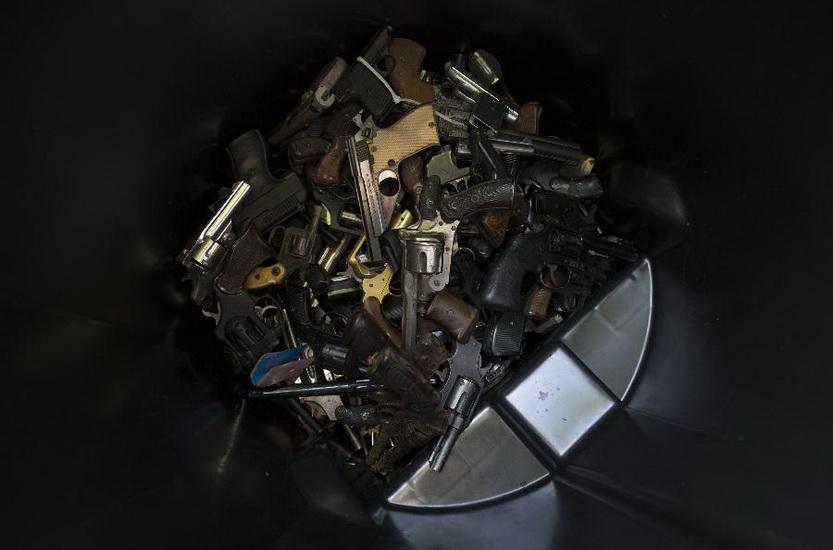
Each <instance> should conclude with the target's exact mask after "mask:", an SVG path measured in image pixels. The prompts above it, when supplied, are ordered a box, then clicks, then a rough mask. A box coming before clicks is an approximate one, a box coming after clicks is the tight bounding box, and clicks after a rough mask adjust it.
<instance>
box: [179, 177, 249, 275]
mask: <svg viewBox="0 0 833 550" xmlns="http://www.w3.org/2000/svg"><path fill="white" fill-rule="evenodd" d="M251 189H252V187H251V186H250V185H249V184H248V183H246V182H245V181H238V182H237V183H235V184H234V187H233V188H232V190H231V194H230V195H229V196H228V198H227V199H226V200H225V202H223V204H222V206H220V208H219V209H218V210H217V213H216V214H214V216H212V217H211V220H209V222H208V223H207V224H206V226H205V228H204V229H203V230H202V231H201V232H200V234H199V236H198V237H197V240H196V242H195V243H194V245H193V246H192V247H191V250H189V252H188V255H187V256H186V257H185V260H184V261H183V263H184V264H186V265H187V264H188V263H189V262H191V261H193V262H194V263H195V264H197V265H198V266H199V267H201V268H202V269H208V268H210V267H211V264H212V263H213V258H214V257H216V254H217V252H218V251H219V249H220V248H222V245H221V244H220V238H221V237H222V236H223V234H225V232H226V231H228V230H229V228H230V227H231V216H232V214H234V211H235V210H237V208H238V207H239V206H240V205H241V204H242V203H243V201H244V200H245V199H246V196H247V195H248V194H249V191H251Z"/></svg>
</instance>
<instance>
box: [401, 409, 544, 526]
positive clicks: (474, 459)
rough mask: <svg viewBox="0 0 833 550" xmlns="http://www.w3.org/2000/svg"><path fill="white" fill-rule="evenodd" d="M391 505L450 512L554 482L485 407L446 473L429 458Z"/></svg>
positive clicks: (402, 486)
mask: <svg viewBox="0 0 833 550" xmlns="http://www.w3.org/2000/svg"><path fill="white" fill-rule="evenodd" d="M421 458H422V460H421V461H420V462H419V463H417V464H418V466H416V469H415V470H413V471H412V473H410V475H408V476H407V477H406V478H405V479H404V480H403V481H401V482H400V484H399V485H398V487H396V488H394V489H393V490H392V491H391V492H390V496H389V497H388V499H387V505H389V506H395V507H404V508H421V509H433V510H436V509H448V508H460V507H468V506H474V505H482V504H484V503H487V502H493V501H498V500H503V499H506V498H508V497H510V496H512V495H515V494H517V493H520V492H523V491H526V490H529V489H530V488H531V487H533V486H537V484H538V482H540V481H542V480H544V479H548V478H549V472H548V470H547V468H546V467H545V466H544V465H543V464H541V462H540V461H539V460H538V459H537V458H536V457H535V456H534V455H533V454H532V452H530V451H529V449H527V447H526V446H525V445H524V443H523V442H522V441H521V440H520V439H519V438H518V436H517V435H516V434H515V433H514V432H513V431H512V430H511V428H509V426H508V425H507V424H506V423H505V422H504V420H503V419H502V418H501V417H500V416H499V415H498V414H497V413H496V412H495V411H494V409H492V408H491V407H488V406H487V407H484V408H483V409H482V410H481V411H480V412H478V413H477V416H475V418H474V419H473V420H472V423H471V425H469V427H468V428H466V430H465V431H464V432H463V434H462V435H461V436H460V439H459V440H458V441H457V444H456V445H455V447H454V452H452V453H451V455H449V458H448V462H446V464H445V467H444V468H443V470H442V471H441V472H435V471H433V470H431V468H430V467H429V465H428V462H427V460H425V459H424V458H425V457H421Z"/></svg>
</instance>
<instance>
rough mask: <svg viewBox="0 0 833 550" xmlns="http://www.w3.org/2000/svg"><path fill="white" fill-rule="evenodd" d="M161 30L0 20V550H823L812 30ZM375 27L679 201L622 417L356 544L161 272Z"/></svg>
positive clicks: (402, 18)
mask: <svg viewBox="0 0 833 550" xmlns="http://www.w3.org/2000/svg"><path fill="white" fill-rule="evenodd" d="M172 4H173V5H165V4H159V5H155V6H154V5H151V4H147V3H125V4H121V3H114V2H98V3H85V5H83V6H81V5H75V4H74V3H57V2H55V3H49V2H41V1H37V0H35V1H30V2H26V3H19V4H4V5H3V6H2V7H0V74H1V75H2V76H3V79H2V84H0V98H2V110H0V128H2V150H3V154H2V156H0V163H2V165H1V166H0V168H1V169H0V174H2V178H3V182H4V184H3V199H4V200H3V205H4V211H3V215H2V216H0V219H2V220H3V231H2V235H3V236H4V244H5V248H6V251H5V254H4V256H5V258H6V261H4V262H3V269H2V273H3V275H2V294H1V295H0V303H2V309H1V310H0V318H2V333H3V337H2V349H3V354H2V358H3V361H2V368H3V384H2V388H3V396H2V400H0V418H2V420H0V429H1V430H2V432H0V433H2V436H3V449H2V453H0V472H2V474H0V491H2V495H3V502H4V506H3V513H2V520H3V521H2V527H3V529H2V532H3V537H4V538H5V542H4V543H3V545H4V546H6V547H63V548H124V547H128V548H132V547H136V548H140V547H141V548H147V547H171V546H175V545H182V546H185V547H203V548H205V547H214V546H217V547H220V546H226V547H228V546H231V547H259V548H260V547H270V546H271V545H273V544H275V545H277V547H283V546H288V545H290V544H292V545H294V547H304V546H306V547H321V546H324V545H326V546H332V545H335V544H339V545H342V546H344V545H346V546H347V547H356V546H357V545H358V544H363V545H367V546H368V547H371V546H374V545H375V546H379V547H390V546H400V545H405V544H407V543H411V544H414V545H417V546H420V547H430V546H432V545H433V546H434V547H452V546H461V547H486V546H488V545H489V544H492V545H500V546H501V547H504V548H506V547H520V546H522V547H526V548H533V547H547V546H556V545H562V546H563V547H565V548H608V547H609V548H614V547H615V548H623V547H624V548H631V547H635V548H636V547H646V546H648V545H653V546H658V547H664V548H675V547H689V545H703V546H705V547H717V546H726V547H735V548H737V547H742V546H747V545H749V546H765V545H773V546H782V545H784V546H795V547H819V548H824V547H829V546H830V544H831V539H833V537H831V536H830V535H829V534H828V531H829V520H830V518H831V517H833V504H832V503H833V499H831V497H830V493H831V489H833V486H831V482H832V481H833V473H831V472H833V469H831V468H830V464H831V463H833V445H831V441H830V435H829V427H830V413H829V412H828V409H829V406H830V401H831V400H830V392H831V389H833V385H831V382H833V380H832V379H833V374H831V373H833V369H831V360H830V359H829V350H830V345H829V343H830V337H829V334H828V332H829V330H828V327H829V325H830V323H829V321H828V318H829V311H830V309H831V306H833V294H832V293H831V290H830V276H831V273H833V269H831V262H833V260H831V256H830V254H829V238H830V229H829V218H830V214H831V213H833V208H831V200H833V186H831V183H830V182H831V181H833V165H831V163H830V162H829V158H830V156H831V145H833V143H831V142H833V140H831V138H830V137H829V136H830V131H831V130H830V129H831V128H833V109H831V108H830V97H831V94H833V74H831V73H833V62H831V52H833V32H831V31H833V28H831V27H833V19H831V18H830V17H829V16H828V15H827V14H826V13H825V12H824V11H822V9H821V8H820V9H819V10H815V9H814V8H812V7H810V6H804V5H802V4H800V3H795V2H793V3H786V4H785V3H781V4H772V5H768V6H764V5H758V4H750V7H749V8H748V9H747V7H745V6H744V3H743V2H722V3H720V4H719V5H713V6H709V5H707V4H706V3H703V2H675V3H673V5H670V3H668V2H659V1H650V0H636V1H633V2H627V3H622V2H601V1H580V2H579V1H566V2H542V3H533V2H526V1H513V2H496V1H493V0H489V1H480V2H448V1H443V2H419V3H418V2H402V3H390V4H387V3H382V2H379V3H355V2H354V3H349V2H334V1H329V0H321V1H319V2H315V3H312V2H299V3H288V2H276V1H271V2H267V1H259V2H221V1H216V0H208V1H202V2H177V3H172ZM753 6H754V7H753ZM385 21H390V22H391V23H392V24H393V25H394V31H395V33H396V35H398V36H404V37H409V38H413V39H416V40H418V41H420V42H421V43H423V44H424V45H425V46H426V47H427V48H428V50H429V52H430V54H429V59H428V60H427V61H426V63H427V65H429V66H431V65H433V66H434V68H439V64H440V63H441V62H442V61H443V60H444V59H445V58H446V57H447V56H448V55H449V54H450V53H453V52H454V51H457V50H459V49H461V48H471V47H483V48H485V49H487V50H489V51H491V52H493V53H495V54H496V55H497V56H498V58H499V59H500V60H501V61H502V64H503V66H504V70H505V75H506V80H507V82H508V83H509V85H510V88H511V90H512V92H513V94H514V95H515V97H516V99H518V100H519V101H520V102H524V101H527V100H531V99H538V100H540V101H541V102H542V103H543V104H544V107H545V111H544V128H545V130H546V131H548V132H554V133H558V134H559V135H561V136H562V137H568V138H573V139H580V140H582V141H583V142H584V143H585V144H586V145H588V146H589V147H590V148H593V147H598V148H599V149H600V151H601V153H600V158H602V159H603V161H604V162H602V163H601V167H602V169H604V168H605V166H607V167H608V168H611V167H613V166H616V165H617V163H619V164H621V163H624V164H627V165H631V166H638V165H642V166H648V167H650V172H651V173H652V174H654V175H655V176H656V177H657V178H659V179H663V180H667V181H670V182H675V183H673V184H669V185H670V187H675V188H676V189H678V190H679V192H680V194H681V196H682V203H683V205H684V208H685V211H686V213H687V216H688V219H689V220H690V226H688V230H689V231H690V236H689V238H688V240H687V241H686V243H685V244H684V245H682V246H678V247H676V248H673V249H671V250H666V251H662V252H661V253H658V254H656V255H655V264H654V266H655V274H656V285H657V295H656V325H655V330H654V333H653V335H652V340H651V346H650V349H649V354H648V357H647V361H646V363H645V365H644V375H643V378H642V380H641V382H640V384H639V386H638V387H637V390H636V392H635V394H634V395H633V399H632V401H631V403H630V407H629V408H628V409H627V410H626V411H625V412H624V413H623V414H620V415H618V416H616V417H615V418H614V419H612V420H611V421H609V422H607V423H606V424H605V426H604V427H603V428H602V429H601V430H600V431H599V433H597V434H596V435H595V436H594V437H593V438H592V439H591V440H590V441H588V442H587V444H586V445H584V446H583V447H582V448H581V449H580V450H579V452H577V453H576V454H575V455H574V456H573V457H572V459H571V464H572V466H571V468H568V471H567V472H566V473H565V474H564V475H563V479H562V480H560V481H556V483H555V485H554V488H553V486H549V489H547V488H543V489H541V490H540V491H538V492H533V493H530V494H529V495H527V497H526V498H524V499H520V500H519V501H518V502H517V503H514V504H511V505H510V504H503V505H500V506H502V507H503V508H501V507H500V506H499V507H495V508H494V509H488V508H487V509H481V510H475V511H471V512H468V513H462V512H461V513H457V514H452V515H449V516H443V517H440V516H436V517H430V516H429V517H426V516H421V517H420V518H419V521H416V520H413V518H412V519H408V518H407V517H406V516H405V515H403V516H401V517H400V518H399V519H398V520H396V521H394V520H395V517H394V516H391V517H390V518H389V519H387V520H384V521H382V525H381V526H376V525H375V524H373V523H371V522H370V521H369V520H367V519H366V518H364V517H363V516H361V514H360V512H358V511H356V510H358V508H359V505H358V504H357V503H356V502H354V501H352V500H350V497H348V496H346V495H344V494H337V491H336V489H332V488H338V487H339V483H340V481H339V480H338V479H337V478H335V477H334V478H333V479H330V478H329V477H327V476H329V475H333V476H334V475H335V474H330V473H327V472H328V471H329V470H328V469H327V467H326V466H321V465H318V466H315V467H313V468H312V469H313V471H315V472H317V473H316V474H315V476H313V477H316V478H317V479H319V480H322V481H321V484H322V487H328V488H330V489H327V490H328V491H331V492H332V495H330V496H328V497H327V498H329V499H330V500H328V501H327V503H323V504H322V498H320V497H321V493H316V490H317V489H316V490H312V489H310V488H309V487H306V486H305V485H304V483H305V482H303V481H299V480H302V479H304V478H305V476H306V475H307V474H306V473H304V472H305V471H306V470H305V468H307V466H304V464H306V462H304V461H303V460H301V461H300V462H299V460H298V459H296V458H292V456H291V455H290V454H289V453H288V452H287V448H288V443H287V440H286V437H285V434H284V433H283V432H282V431H281V430H280V429H277V428H267V427H265V426H266V424H264V423H263V422H259V421H258V418H260V417H261V415H267V416H268V417H269V418H272V417H274V415H281V414H283V413H282V411H280V410H275V411H270V410H264V409H263V408H262V407H261V408H257V409H246V408H243V409H241V402H240V400H239V399H237V397H236V394H235V393H234V391H233V389H229V388H228V384H225V383H224V382H225V381H227V380H226V379H225V375H224V372H225V370H224V365H223V364H222V359H220V358H219V355H218V352H219V349H218V347H217V344H216V343H215V342H214V341H213V339H212V335H211V333H210V331H209V330H208V329H209V326H208V325H206V324H205V323H204V322H203V321H202V320H201V319H199V318H198V316H197V315H196V313H195V312H194V311H193V308H189V307H184V306H183V304H184V297H183V294H182V289H183V287H182V285H181V284H180V283H179V282H178V281H177V276H178V273H177V272H176V270H175V268H174V266H173V264H172V257H173V256H174V255H175V254H176V253H177V252H178V250H179V248H181V247H182V246H183V245H184V244H185V241H186V240H188V238H190V236H191V234H192V233H193V231H195V230H196V229H197V226H199V225H200V224H201V223H204V221H205V220H204V219H203V218H204V217H205V212H206V211H205V206H206V205H207V204H208V202H209V201H210V199H211V197H212V193H213V191H212V189H213V188H212V186H213V185H216V184H217V183H220V181H218V180H217V174H218V173H219V172H220V171H221V170H222V167H223V165H224V163H225V157H224V153H223V147H224V146H225V145H226V144H227V143H228V141H229V140H230V139H231V138H233V137H234V136H235V135H236V134H237V133H240V132H242V131H245V130H247V129H249V128H250V127H252V126H259V127H261V128H262V129H268V127H269V126H271V125H272V124H274V123H275V122H277V121H278V120H279V118H280V116H281V114H282V113H284V112H285V110H286V109H287V107H288V106H289V105H290V104H291V103H292V101H294V99H295V98H297V96H298V93H299V92H300V91H301V89H302V87H303V86H305V85H306V84H307V83H308V81H309V80H310V79H311V78H312V77H313V76H314V74H315V73H316V72H317V70H318V68H319V67H320V66H321V65H322V64H323V63H324V62H326V61H327V60H329V59H330V58H331V57H332V56H333V55H334V54H341V55H343V56H344V57H345V58H347V59H348V60H352V59H353V58H354V57H355V56H356V55H357V54H358V53H359V52H360V50H361V49H362V48H363V47H364V45H365V43H366V42H367V40H368V39H369V38H370V37H371V36H372V34H373V32H374V30H375V29H376V28H377V27H378V26H379V25H380V24H382V23H384V22H385ZM270 415H271V416H270ZM309 460H312V461H313V462H314V461H315V460H323V459H322V458H321V457H317V458H316V457H312V458H310V459H309ZM307 462H308V461H307ZM299 464H301V465H300V466H299ZM307 469H308V468H307ZM572 475H576V476H578V477H579V478H581V479H594V480H596V482H595V485H593V486H594V487H597V488H600V489H599V491H598V492H594V490H593V489H592V488H591V485H592V484H588V483H585V482H578V483H573V482H571V481H570V476H572ZM557 478H558V476H557ZM325 481H326V483H325ZM305 487H306V488H305ZM545 490H549V491H551V492H552V491H555V493H554V494H555V496H553V494H550V493H546V494H545V493H541V491H545ZM328 494H329V493H328ZM311 495H312V496H311ZM333 495H334V496H333ZM330 497H332V498H330ZM338 499H346V500H345V501H344V502H342V501H341V500H338ZM324 500H326V499H324ZM328 506H329V508H328ZM507 507H508V508H507ZM510 508H511V510H510ZM354 512H355V513H354ZM391 518H393V519H391ZM403 518H404V519H403ZM519 518H523V519H519ZM408 521H412V522H414V523H413V524H408ZM501 521H503V522H504V523H501ZM524 521H526V523H524ZM397 522H398V523H397ZM407 525H411V527H409V528H407V529H406V528H405V527H403V526H407ZM484 525H489V526H492V527H494V526H500V525H503V527H502V528H501V529H497V530H496V531H495V529H496V528H495V529H486V528H484ZM414 526H416V527H414ZM450 526H451V527H450ZM400 531H401V532H400ZM417 531H418V532H419V533H420V535H419V536H416V535H414V533H415V532H417ZM449 533H453V535H452V534H449ZM350 537H355V538H350ZM485 537H488V538H485ZM501 537H503V538H501ZM348 541H352V542H348ZM521 541H522V544H521Z"/></svg>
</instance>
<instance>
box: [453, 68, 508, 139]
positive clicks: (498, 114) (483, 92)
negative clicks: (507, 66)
mask: <svg viewBox="0 0 833 550" xmlns="http://www.w3.org/2000/svg"><path fill="white" fill-rule="evenodd" d="M445 76H446V77H447V78H448V79H449V80H450V81H451V83H452V84H454V87H455V93H456V95H457V97H459V98H461V99H463V100H464V101H468V102H469V103H472V104H474V109H473V111H472V115H471V119H470V122H473V123H477V124H482V125H484V126H486V127H488V128H489V129H491V130H493V131H497V130H499V129H500V126H501V124H502V123H503V122H509V123H512V122H517V120H518V117H519V116H520V112H519V110H518V106H517V105H516V104H515V102H514V101H510V100H506V99H504V98H502V97H500V96H499V95H498V94H496V93H495V92H494V91H493V90H492V89H490V88H489V87H488V86H485V85H484V84H482V83H481V82H480V81H478V80H477V79H476V78H475V77H474V76H472V75H470V74H469V73H467V72H465V71H464V70H462V69H461V68H460V67H459V66H458V65H457V64H456V63H455V62H453V61H449V62H447V63H446V64H445Z"/></svg>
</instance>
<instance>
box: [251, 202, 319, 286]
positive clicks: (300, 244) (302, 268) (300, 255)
mask: <svg viewBox="0 0 833 550" xmlns="http://www.w3.org/2000/svg"><path fill="white" fill-rule="evenodd" d="M323 210H324V208H323V207H322V206H320V205H315V206H314V207H313V215H312V219H311V220H310V223H309V225H308V226H307V227H306V228H303V229H302V228H299V227H287V228H285V229H283V230H282V233H283V238H282V239H281V249H280V252H278V261H277V262H276V263H274V264H272V265H268V266H264V267H257V268H255V269H253V270H252V271H250V272H249V274H248V276H247V277H246V290H259V289H262V288H266V287H268V286H271V285H273V284H277V283H280V282H282V281H284V280H285V279H286V278H287V277H289V276H290V275H292V274H293V273H295V272H299V273H300V276H301V279H304V277H305V275H306V270H307V268H308V267H309V265H310V264H311V263H313V262H314V261H315V258H316V256H315V254H316V252H317V250H318V246H317V245H318V227H319V225H320V224H321V218H322V216H323ZM279 229H280V228H279Z"/></svg>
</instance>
